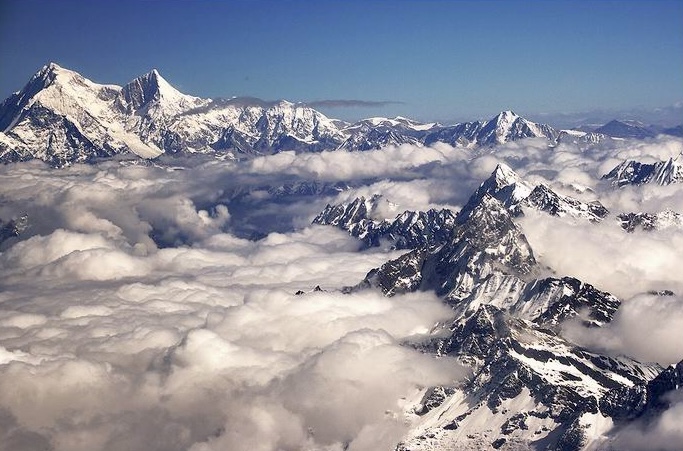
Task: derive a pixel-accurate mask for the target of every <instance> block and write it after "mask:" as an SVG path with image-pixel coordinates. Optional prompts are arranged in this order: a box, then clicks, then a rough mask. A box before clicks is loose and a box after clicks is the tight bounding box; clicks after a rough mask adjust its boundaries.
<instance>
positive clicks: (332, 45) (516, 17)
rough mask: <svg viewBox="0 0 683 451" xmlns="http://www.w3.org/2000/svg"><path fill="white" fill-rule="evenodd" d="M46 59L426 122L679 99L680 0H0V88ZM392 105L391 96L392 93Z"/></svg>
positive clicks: (100, 77) (226, 92)
mask: <svg viewBox="0 0 683 451" xmlns="http://www.w3.org/2000/svg"><path fill="white" fill-rule="evenodd" d="M49 61H55V62H57V63H58V64H60V65H62V66H65V67H68V68H70V69H73V70H76V71H78V72H80V73H82V74H83V75H84V76H86V77H87V78H90V79H91V80H93V81H96V82H100V83H114V84H124V83H126V82H127V81H129V80H131V79H132V78H134V77H136V76H138V75H141V74H143V73H146V72H148V71H149V70H150V69H152V68H157V69H159V71H160V72H161V74H162V75H163V76H164V77H165V78H166V79H167V80H168V81H169V82H170V83H171V84H173V85H174V86H176V87H177V88H178V89H180V90H181V91H183V92H185V93H188V94H193V95H198V96H202V97H230V96H254V97H260V98H263V99H267V100H272V99H280V98H284V99H288V100H291V101H320V100H363V101H391V102H397V103H390V104H386V105H382V106H379V105H378V106H374V107H363V108H360V107H355V108H348V107H347V108H335V109H331V108H322V110H323V111H324V112H326V113H328V114H329V115H331V116H334V117H342V118H358V117H362V116H372V115H388V116H393V115H397V114H401V115H405V116H410V117H416V118H419V119H423V120H430V119H438V120H450V119H460V118H476V117H480V116H488V115H490V114H493V113H495V112H497V111H500V110H503V109H513V110H515V111H516V112H518V113H521V114H527V115H528V114H531V115H533V114H535V113H543V112H550V113H557V112H577V111H590V110H594V109H615V110H624V109H631V108H634V107H646V108H651V107H657V106H667V105H672V104H674V103H677V102H681V101H683V1H680V0H675V1H665V0H648V1H552V0H551V1H514V0H508V1H470V2H466V1H408V0H393V1H389V0H386V1H372V0H369V1H360V0H358V1H353V0H351V1H344V2H342V1H313V0H302V1H294V0H291V1H289V0H280V1H276V0H270V1H266V0H264V1H259V0H242V1H239V0H235V1H225V2H219V1H172V2H162V1H152V0H148V1H129V0H124V1H96V0H92V1H85V0H83V1H70V0H66V1H64V0H62V1H47V0H43V1H38V0H2V2H0V96H1V97H2V98H5V97H7V96H8V95H9V94H10V93H11V92H13V91H16V90H18V89H20V88H21V87H22V86H23V85H24V83H25V82H26V81H27V80H28V78H29V77H30V76H31V75H32V74H33V73H34V72H35V71H37V70H38V69H39V68H40V67H41V66H42V65H44V64H46V63H47V62H49ZM399 102H400V103H399Z"/></svg>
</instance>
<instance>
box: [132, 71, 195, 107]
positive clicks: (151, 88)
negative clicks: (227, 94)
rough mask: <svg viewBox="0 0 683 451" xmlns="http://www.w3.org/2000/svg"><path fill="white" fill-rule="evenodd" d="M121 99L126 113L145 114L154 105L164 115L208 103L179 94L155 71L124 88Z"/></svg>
mask: <svg viewBox="0 0 683 451" xmlns="http://www.w3.org/2000/svg"><path fill="white" fill-rule="evenodd" d="M121 97H122V98H121V100H122V104H123V105H125V108H126V109H127V112H128V113H132V112H139V111H142V112H145V113H146V112H147V111H148V110H149V109H150V107H152V106H153V105H154V106H158V107H160V108H163V110H164V111H163V112H164V114H166V115H174V114H178V113H180V112H183V111H186V110H189V109H190V108H196V107H199V106H201V105H202V104H205V103H207V102H208V100H202V99H200V98H198V97H193V96H189V95H186V94H183V93H181V92H180V91H178V90H177V89H176V88H174V87H173V86H172V85H171V84H170V83H169V82H167V81H166V80H165V79H164V78H163V77H162V76H161V74H160V73H159V71H158V70H157V69H152V70H151V71H150V72H148V73H146V74H145V75H143V76H141V77H138V78H136V79H135V80H133V81H131V82H130V83H128V84H127V85H126V86H124V87H123V89H122V90H121ZM138 114H139V113H138Z"/></svg>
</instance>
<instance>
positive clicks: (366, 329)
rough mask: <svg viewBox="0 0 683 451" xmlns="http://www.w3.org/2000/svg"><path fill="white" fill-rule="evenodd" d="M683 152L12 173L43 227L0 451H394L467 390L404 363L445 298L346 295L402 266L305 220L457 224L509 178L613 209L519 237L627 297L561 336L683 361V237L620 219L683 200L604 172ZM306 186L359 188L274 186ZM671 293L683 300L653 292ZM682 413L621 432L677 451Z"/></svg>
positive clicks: (9, 190)
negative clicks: (364, 203)
mask: <svg viewBox="0 0 683 451" xmlns="http://www.w3.org/2000/svg"><path fill="white" fill-rule="evenodd" d="M681 151H683V142H682V141H681V140H675V139H663V138H662V139H656V140H650V141H647V142H624V143H623V145H620V146H618V147H610V148H607V147H606V148H598V149H592V150H589V151H586V150H581V149H579V148H578V147H576V146H572V145H560V146H559V147H557V148H554V149H549V148H548V146H547V142H546V141H541V140H539V141H536V140H526V141H523V142H517V143H511V144H507V145H503V146H499V147H498V148H496V149H494V150H492V151H485V152H477V153H474V152H473V151H471V150H468V149H460V148H451V147H450V146H447V145H444V144H438V145H435V146H433V147H428V148H423V147H414V146H400V147H391V148H387V149H383V150H377V151H368V152H363V153H352V152H343V151H337V152H322V153H316V154H295V153H291V152H284V153H281V154H278V155H273V156H263V157H258V158H256V159H254V160H251V161H249V162H242V163H238V162H227V161H217V160H200V159H197V160H195V161H184V162H175V163H174V165H173V166H168V165H132V164H121V163H120V162H103V163H100V164H98V165H94V166H86V165H74V166H72V167H68V168H65V169H59V170H55V169H50V168H48V167H47V166H45V165H43V164H42V163H38V162H26V163H18V164H12V165H6V166H3V167H0V179H1V180H2V182H1V183H0V218H2V219H8V218H11V217H16V216H18V215H20V214H24V213H25V214H27V215H28V217H29V222H30V227H29V229H28V230H27V231H26V232H25V233H24V234H23V235H22V236H20V237H19V238H15V239H11V240H9V241H7V242H5V243H4V244H3V245H2V247H1V248H0V251H1V253H0V449H2V450H16V451H21V450H35V449H54V450H69V451H71V450H95V449H97V450H131V449H146V450H276V449H311V450H313V449H329V450H341V449H351V450H380V449H393V446H394V445H395V444H396V442H398V441H399V440H400V439H401V437H402V436H403V435H404V434H405V433H406V431H407V428H408V427H409V425H408V424H407V422H406V418H405V416H404V412H405V410H406V409H409V408H410V405H407V404H408V403H409V402H410V399H412V398H411V396H414V394H415V393H416V392H417V390H418V389H419V388H420V387H426V386H430V385H438V384H453V383H456V382H457V381H459V380H461V379H462V378H463V377H465V376H466V374H467V371H466V370H465V369H463V368H462V367H461V366H460V365H458V364H457V363H456V362H455V361H453V360H452V359H448V358H440V359H437V358H435V357H433V356H430V355H426V354H422V353H420V352H418V351H416V350H414V349H413V348H411V347H409V346H404V345H403V344H404V343H405V342H411V341H416V342H419V341H420V340H423V339H424V337H425V336H426V335H427V334H428V333H429V331H430V330H431V329H432V328H433V326H434V325H435V324H436V323H438V322H439V321H444V320H447V319H448V318H449V317H450V316H451V310H450V309H449V308H447V307H446V306H445V305H444V304H442V303H441V301H440V300H439V299H438V298H437V297H436V296H434V295H433V294H432V293H415V294H410V295H405V296H396V297H393V298H386V297H384V296H382V295H381V294H380V293H379V292H375V291H371V290H369V291H358V292H354V293H353V294H341V292H340V291H339V290H340V289H341V288H342V287H345V286H350V285H355V284H357V283H358V282H360V281H361V280H362V279H363V277H364V276H365V274H366V273H367V272H368V271H369V270H370V269H372V268H375V267H377V266H379V265H381V264H382V263H384V262H385V261H387V260H388V259H390V258H395V257H397V256H398V255H400V252H397V251H390V250H387V249H379V248H376V249H370V250H363V251H360V249H361V246H360V243H359V242H358V241H357V240H355V239H354V238H352V237H350V236H348V235H347V234H346V233H345V232H343V231H341V230H337V229H335V228H332V227H324V226H312V225H310V221H311V219H312V218H313V217H314V216H315V215H316V214H317V213H318V212H319V211H321V210H322V209H323V208H324V207H325V205H326V204H327V203H328V202H329V203H338V202H344V201H349V200H351V199H353V198H354V197H356V196H359V195H364V196H371V195H374V194H381V195H382V196H383V198H384V199H386V200H387V201H389V202H385V203H382V204H381V205H380V208H379V209H378V211H377V212H375V214H378V215H380V216H384V217H392V216H394V215H396V214H398V213H400V212H401V211H403V210H405V209H427V208H432V207H439V208H442V207H448V208H452V209H454V210H457V209H458V208H459V207H460V206H461V205H463V204H464V202H466V200H467V198H468V197H469V195H470V194H471V193H472V191H473V190H474V189H475V188H476V187H477V186H478V184H479V183H481V182H482V181H483V180H484V179H485V178H486V177H488V175H489V174H490V173H491V171H493V169H494V168H495V166H496V164H497V163H498V162H506V163H507V164H509V165H510V166H511V167H512V168H513V169H515V170H516V171H517V172H518V173H519V174H520V175H521V176H522V177H523V178H525V179H526V180H528V181H530V182H532V183H546V184H549V185H550V186H551V187H552V188H553V189H555V190H557V191H558V192H561V193H564V194H570V195H573V196H576V197H579V198H582V199H584V200H594V199H599V200H600V201H601V202H602V203H603V204H604V205H605V206H606V207H607V208H609V209H610V211H611V212H612V214H611V216H610V217H608V218H607V219H606V220H605V221H604V222H603V223H601V224H592V223H588V222H584V221H574V220H569V219H567V218H553V217H550V216H548V215H545V214H542V213H534V212H527V214H526V216H524V217H523V218H521V219H520V220H519V223H520V225H521V227H522V228H523V230H524V232H525V234H526V235H527V237H528V239H529V242H530V244H531V246H532V248H533V249H534V252H535V253H536V255H537V258H538V259H539V260H540V261H541V262H542V263H543V264H544V265H547V266H549V267H550V268H552V269H553V271H554V272H555V274H556V275H559V276H564V275H571V276H575V277H578V278H580V279H582V280H584V281H586V282H588V283H591V284H593V285H595V286H596V287H598V288H600V289H603V290H607V291H610V292H612V293H614V294H615V295H617V296H619V297H620V298H621V299H623V300H624V304H623V307H622V308H621V310H620V311H619V312H618V313H617V316H616V318H615V321H614V322H613V323H612V324H610V325H608V326H606V327H604V328H602V329H599V330H576V327H575V326H572V327H570V328H568V329H567V336H569V337H572V338H573V339H574V340H576V341H577V342H579V343H580V344H581V345H583V346H586V347H589V348H591V349H595V350H598V351H600V352H606V353H610V354H626V355H630V356H633V357H635V358H638V359H640V360H646V361H656V362H659V363H661V364H663V365H668V364H671V363H675V362H678V361H680V360H681V359H683V332H681V331H683V296H682V294H683V280H681V277H680V268H681V267H683V252H682V251H683V230H681V229H667V230H662V231H653V232H644V231H636V232H634V233H630V234H628V233H625V232H624V231H623V230H622V229H621V228H620V227H619V224H618V223H617V221H616V220H615V219H614V216H615V214H616V213H620V212H631V211H646V212H657V211H661V210H663V209H665V208H671V209H673V210H675V211H679V212H683V187H681V186H676V185H672V186H668V187H661V186H655V185H648V186H640V187H627V188H622V189H615V188H613V187H611V186H610V185H609V184H608V183H607V182H605V181H603V180H600V176H601V175H602V174H604V173H606V172H608V171H609V170H610V169H611V168H612V167H614V166H615V165H616V164H618V163H620V162H621V161H623V160H624V159H626V158H637V159H640V160H642V161H654V160H658V159H664V158H668V157H670V156H674V157H675V156H676V155H678V154H680V153H681ZM300 181H316V182H317V183H320V184H324V183H329V184H332V183H337V182H344V183H346V184H348V187H349V188H348V189H346V190H344V191H342V192H340V193H338V194H335V193H333V192H331V191H330V192H326V193H325V194H323V195H321V196H306V195H291V196H286V195H281V194H278V193H277V192H276V191H274V190H269V188H273V187H278V186H281V185H286V184H291V183H294V182H300ZM254 237H258V238H259V239H249V238H254ZM316 286H320V287H321V288H322V291H318V290H315V291H314V287H316ZM665 289H666V290H671V291H673V292H674V293H675V295H674V296H669V297H661V296H653V295H648V294H647V292H648V291H651V290H665ZM299 290H302V291H304V292H305V294H303V295H301V294H296V292H297V291H299ZM681 407H683V402H681V397H680V396H679V394H677V393H675V394H673V395H672V407H671V409H669V410H668V411H666V412H665V413H664V414H663V415H662V416H661V417H660V418H659V419H658V420H656V421H655V423H653V424H652V425H649V426H647V427H645V426H642V427H641V428H640V429H638V428H633V429H628V430H626V432H623V434H622V435H623V436H624V437H627V436H628V437H630V436H631V435H632V436H633V437H638V439H639V440H640V439H642V440H646V438H647V437H648V435H649V434H660V435H661V436H666V437H669V438H671V440H673V441H670V443H674V444H675V445H676V446H677V445H681V444H682V443H683V437H682V436H681V431H680V429H677V428H676V427H675V425H674V426H672V424H673V423H672V421H674V420H672V418H673V419H675V418H676V412H678V411H679V410H680V409H681ZM674 423H675V421H674ZM629 434H631V435H629ZM667 434H668V435H667ZM676 434H678V435H676ZM630 443H638V441H637V440H636V439H635V438H632V439H631V442H630ZM643 443H645V442H643ZM672 446H674V445H672ZM664 449H677V448H676V447H674V448H666V447H665V448H664Z"/></svg>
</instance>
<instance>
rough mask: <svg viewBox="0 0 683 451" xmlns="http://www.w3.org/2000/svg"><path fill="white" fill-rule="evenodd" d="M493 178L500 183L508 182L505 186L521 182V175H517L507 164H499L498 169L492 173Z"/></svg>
mask: <svg viewBox="0 0 683 451" xmlns="http://www.w3.org/2000/svg"><path fill="white" fill-rule="evenodd" d="M491 177H492V178H494V179H495V180H497V181H499V182H507V183H505V185H509V184H512V183H515V182H518V181H519V180H520V178H519V175H517V173H516V172H515V171H513V170H512V168H511V167H510V166H508V165H507V164H505V163H498V164H497V165H496V169H494V170H493V172H492V173H491Z"/></svg>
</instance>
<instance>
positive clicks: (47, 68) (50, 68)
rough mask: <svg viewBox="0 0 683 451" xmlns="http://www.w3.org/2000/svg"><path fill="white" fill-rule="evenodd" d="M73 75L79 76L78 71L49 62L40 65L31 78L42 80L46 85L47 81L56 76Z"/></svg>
mask: <svg viewBox="0 0 683 451" xmlns="http://www.w3.org/2000/svg"><path fill="white" fill-rule="evenodd" d="M74 76H80V74H79V73H78V72H74V71H72V70H69V69H65V68H63V67H62V66H60V65H59V64H57V63H55V62H50V63H48V64H46V65H44V66H43V67H41V68H40V70H39V71H38V72H36V74H35V75H34V76H33V78H32V80H43V81H44V82H45V85H46V86H47V84H49V82H51V81H54V80H55V79H57V78H58V77H60V78H62V77H68V78H71V77H74Z"/></svg>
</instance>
